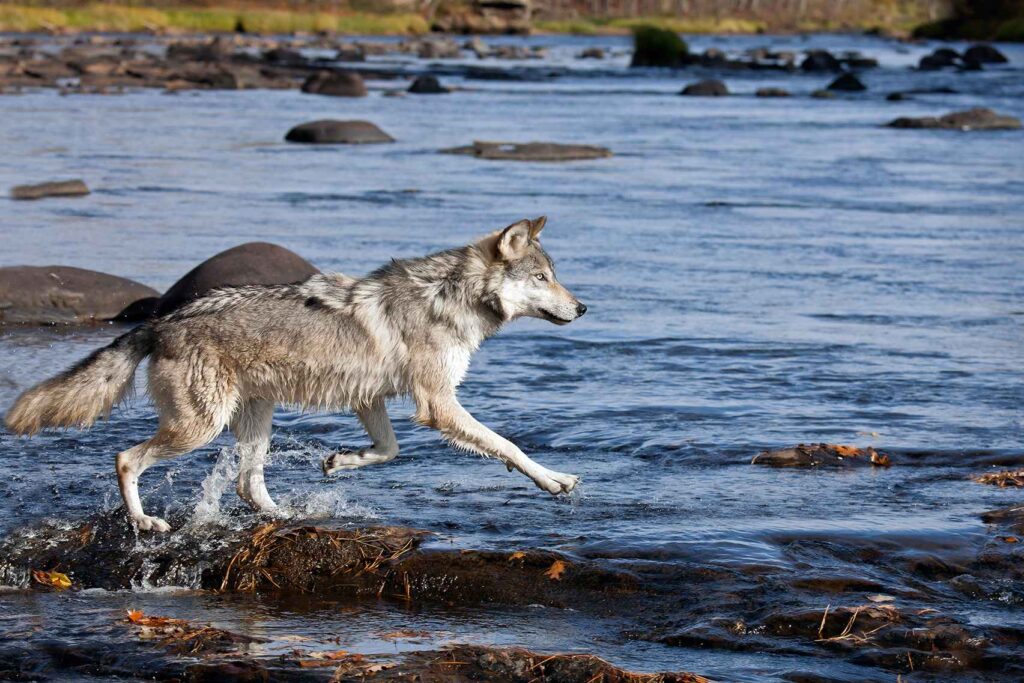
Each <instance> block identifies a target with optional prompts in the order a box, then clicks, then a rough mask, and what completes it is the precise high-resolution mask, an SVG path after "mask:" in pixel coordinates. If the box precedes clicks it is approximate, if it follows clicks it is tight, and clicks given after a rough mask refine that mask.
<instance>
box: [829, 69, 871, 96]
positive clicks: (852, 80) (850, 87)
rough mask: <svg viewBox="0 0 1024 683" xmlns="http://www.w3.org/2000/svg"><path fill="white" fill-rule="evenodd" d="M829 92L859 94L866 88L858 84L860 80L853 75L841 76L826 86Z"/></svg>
mask: <svg viewBox="0 0 1024 683" xmlns="http://www.w3.org/2000/svg"><path fill="white" fill-rule="evenodd" d="M828 89H829V90H840V91H842V92H861V91H864V90H867V89H868V88H867V86H866V85H864V84H863V83H861V82H860V79H859V78H857V77H856V76H854V75H853V74H849V73H847V74H843V75H842V76H839V77H838V78H836V79H835V80H834V81H832V82H831V83H829V84H828Z"/></svg>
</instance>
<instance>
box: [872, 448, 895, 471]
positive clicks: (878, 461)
mask: <svg viewBox="0 0 1024 683" xmlns="http://www.w3.org/2000/svg"><path fill="white" fill-rule="evenodd" d="M871 464H872V465H877V466H879V467H890V466H891V465H892V462H891V461H890V460H889V456H888V455H886V454H885V453H879V452H877V451H871Z"/></svg>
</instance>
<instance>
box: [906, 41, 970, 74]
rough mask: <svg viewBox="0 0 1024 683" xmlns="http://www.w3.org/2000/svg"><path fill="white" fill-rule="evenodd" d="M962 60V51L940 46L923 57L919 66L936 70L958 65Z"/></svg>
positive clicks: (922, 68) (920, 68)
mask: <svg viewBox="0 0 1024 683" xmlns="http://www.w3.org/2000/svg"><path fill="white" fill-rule="evenodd" d="M960 61H961V57H960V53H959V52H957V51H956V50H953V49H951V48H948V47H940V48H939V49H937V50H935V51H934V52H932V53H931V54H929V55H925V56H924V57H921V60H920V61H919V62H918V63H917V68H918V69H919V70H921V71H936V70H938V69H944V68H946V67H951V66H957V65H958V64H959V63H960Z"/></svg>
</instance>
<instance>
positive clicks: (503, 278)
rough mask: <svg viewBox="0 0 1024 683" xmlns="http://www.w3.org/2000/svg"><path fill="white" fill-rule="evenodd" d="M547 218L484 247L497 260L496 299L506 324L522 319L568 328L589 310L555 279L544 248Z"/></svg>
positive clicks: (493, 238) (522, 223) (515, 228)
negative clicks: (543, 233)
mask: <svg viewBox="0 0 1024 683" xmlns="http://www.w3.org/2000/svg"><path fill="white" fill-rule="evenodd" d="M546 222H547V218H546V217H544V216H541V217H540V218H536V219H534V220H529V219H524V220H521V221H519V222H518V223H513V224H512V225H510V226H508V227H507V228H505V229H504V230H501V231H499V232H497V233H494V234H493V235H491V236H490V237H489V238H488V239H487V240H485V242H484V244H485V246H486V249H487V251H488V252H489V255H490V257H491V258H492V259H493V265H492V269H493V271H494V272H495V274H496V275H497V277H496V278H494V279H493V282H494V291H493V292H492V294H493V296H494V297H495V298H496V300H497V304H498V306H499V308H500V310H501V311H502V313H503V314H504V317H505V319H506V320H515V319H516V318H520V317H522V316H529V317H531V318H541V319H543V320H547V321H549V322H553V323H555V324H556V325H566V324H568V323H571V322H572V321H573V320H575V319H576V318H578V317H580V316H581V315H583V314H584V313H586V312H587V307H586V306H585V305H584V304H582V303H581V302H580V300H579V299H577V298H576V297H575V296H574V295H573V294H572V292H570V291H569V290H568V289H566V288H565V287H563V286H562V284H561V283H560V282H559V281H558V280H557V279H556V278H555V266H554V264H553V263H552V262H551V257H550V256H548V254H547V252H545V251H544V249H543V248H542V247H541V246H540V233H541V231H542V230H543V229H544V224H545V223H546Z"/></svg>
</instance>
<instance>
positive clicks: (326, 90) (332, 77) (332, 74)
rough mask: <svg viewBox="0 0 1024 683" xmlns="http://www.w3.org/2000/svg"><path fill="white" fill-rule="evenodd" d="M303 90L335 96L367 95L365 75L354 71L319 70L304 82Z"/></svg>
mask: <svg viewBox="0 0 1024 683" xmlns="http://www.w3.org/2000/svg"><path fill="white" fill-rule="evenodd" d="M302 92H304V93H310V94H312V95H331V96H333V97H366V84H365V83H363V77H362V76H360V75H359V74H357V73H354V72H352V71H317V72H316V73H315V74H313V75H311V76H310V77H309V78H307V79H306V81H305V82H304V83H303V84H302Z"/></svg>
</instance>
